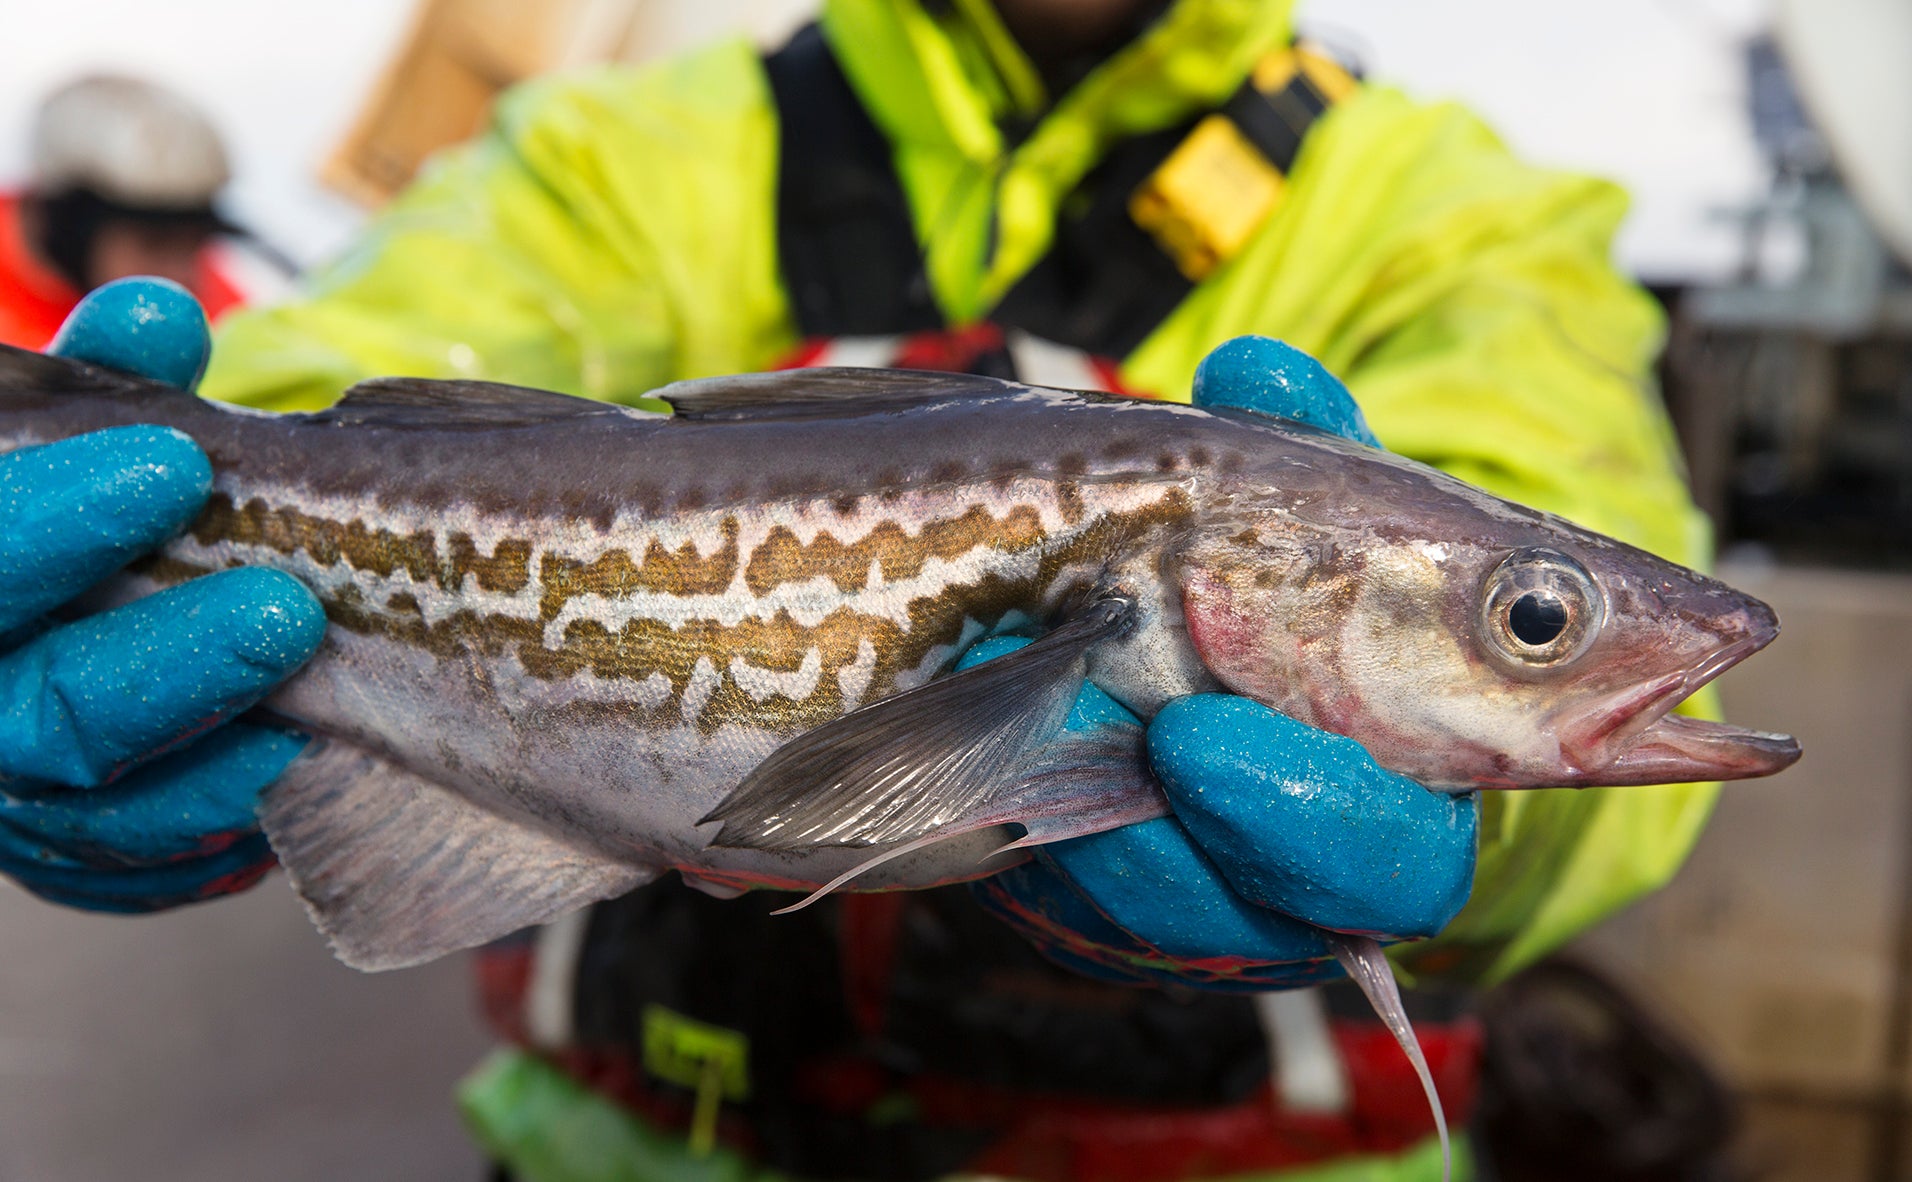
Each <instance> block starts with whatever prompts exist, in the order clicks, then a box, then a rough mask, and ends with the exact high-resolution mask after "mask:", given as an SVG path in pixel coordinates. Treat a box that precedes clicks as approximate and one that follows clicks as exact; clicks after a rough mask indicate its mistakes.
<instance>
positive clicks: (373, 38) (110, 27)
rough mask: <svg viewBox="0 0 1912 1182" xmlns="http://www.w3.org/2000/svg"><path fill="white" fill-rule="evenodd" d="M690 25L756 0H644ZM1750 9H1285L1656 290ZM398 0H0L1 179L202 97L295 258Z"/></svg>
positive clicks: (302, 251) (1685, 262) (1712, 263)
mask: <svg viewBox="0 0 1912 1182" xmlns="http://www.w3.org/2000/svg"><path fill="white" fill-rule="evenodd" d="M655 2H657V3H660V4H674V5H679V6H681V7H683V8H684V9H686V10H687V12H690V13H694V14H697V15H692V16H687V17H686V18H684V20H685V22H686V23H690V24H696V23H699V22H707V21H709V20H710V19H711V14H712V13H713V12H716V13H721V12H723V11H724V10H725V4H726V2H728V3H730V4H733V5H735V6H736V7H735V9H734V10H735V11H737V12H738V13H740V14H741V13H742V12H744V11H746V10H756V11H762V10H763V7H764V6H763V3H762V0H751V2H749V3H744V2H743V0H701V2H699V0H655ZM1766 9H1767V3H1766V0H1606V2H1604V3H1586V2H1579V3H1570V4H1563V3H1555V2H1553V0H1304V3H1303V4H1302V5H1301V17H1302V21H1303V24H1304V26H1312V27H1318V28H1320V29H1321V30H1322V31H1324V32H1330V33H1332V34H1333V39H1334V40H1336V41H1338V42H1341V43H1344V44H1348V45H1351V46H1357V47H1359V49H1360V51H1361V55H1362V56H1363V57H1364V58H1365V59H1366V61H1367V62H1368V63H1369V65H1370V68H1371V70H1372V72H1373V73H1374V74H1375V76H1377V77H1380V78H1383V79H1387V80H1390V81H1394V82H1398V83H1400V84H1402V85H1404V86H1406V87H1407V88H1408V89H1410V90H1411V91H1413V92H1415V93H1417V94H1419V95H1421V96H1424V97H1436V96H1453V97H1458V98H1462V99H1464V100H1466V101H1467V102H1469V103H1471V104H1473V105H1474V106H1475V107H1477V108H1478V109H1480V110H1481V111H1483V112H1484V113H1485V114H1486V115H1487V116H1488V118H1489V119H1490V120H1491V121H1492V122H1493V123H1494V124H1495V125H1496V126H1497V127H1498V128H1499V129H1500V130H1501V132H1502V133H1503V134H1504V135H1505V136H1506V137H1507V138H1508V139H1509V140H1510V141H1511V142H1512V143H1513V144H1514V145H1515V146H1516V147H1518V148H1519V149H1520V150H1522V151H1523V152H1525V153H1526V154H1527V155H1528V156H1530V157H1532V158H1534V159H1537V160H1541V161H1545V162H1548V163H1553V164H1559V165H1563V166H1568V167H1573V168H1578V169H1583V170H1587V171H1592V172H1597V173H1601V174H1603V175H1607V176H1611V177H1614V178H1616V179H1618V180H1621V181H1623V182H1625V183H1626V184H1627V185H1629V186H1630V187H1631V188H1632V189H1633V191H1634V193H1635V213H1634V216H1633V219H1632V220H1631V222H1630V224H1629V226H1628V228H1627V230H1626V233H1625V235H1624V238H1623V240H1622V243H1621V253H1622V256H1623V259H1624V261H1625V262H1627V263H1628V265H1630V266H1632V267H1634V268H1635V269H1636V270H1638V271H1640V272H1642V273H1643V274H1645V275H1647V276H1649V277H1651V278H1657V279H1668V278H1690V277H1694V276H1699V275H1707V274H1716V273H1719V272H1721V271H1722V270H1723V269H1724V268H1725V267H1727V266H1728V265H1730V263H1731V261H1732V259H1733V242H1732V238H1731V236H1730V234H1729V233H1728V232H1727V231H1726V229H1725V228H1724V227H1723V226H1722V225H1721V224H1719V223H1718V221H1717V220H1716V219H1713V218H1712V217H1710V216H1709V211H1711V210H1713V209H1715V208H1717V207H1720V206H1726V205H1733V204H1737V203H1741V202H1744V201H1745V200H1746V199H1748V198H1749V197H1750V196H1751V195H1753V194H1754V193H1756V192H1757V191H1758V190H1759V188H1760V186H1761V185H1762V184H1763V180H1762V172H1761V167H1760V163H1759V160H1758V157H1757V156H1756V155H1755V153H1754V151H1753V147H1752V144H1751V140H1750V135H1749V133H1748V132H1747V130H1746V127H1745V123H1744V118H1743V116H1742V114H1741V102H1740V89H1741V80H1740V73H1739V63H1738V57H1737V49H1736V46H1737V42H1738V39H1739V38H1740V37H1742V36H1744V35H1745V34H1746V33H1747V32H1749V31H1751V30H1753V29H1755V28H1757V27H1759V25H1760V24H1761V23H1762V21H1763V19H1764V14H1765V12H1766ZM409 11H410V5H409V4H408V3H404V2H403V0H327V3H325V4H321V5H286V4H271V3H259V2H258V0H168V2H156V0H65V2H64V3H60V4H50V3H45V2H44V0H0V30H3V31H4V32H3V33H0V182H4V181H7V180H12V179H16V178H18V177H19V176H20V175H21V174H22V172H23V170H24V167H25V157H26V144H25V138H26V123H27V119H28V116H29V113H30V111H31V109H32V106H33V104H34V102H35V101H36V100H37V99H38V98H39V97H40V96H41V95H43V94H44V93H45V92H46V91H47V90H49V89H51V88H52V87H53V86H55V85H57V84H58V83H59V82H61V81H63V80H64V79H66V78H67V77H69V76H71V75H72V74H74V73H76V72H78V71H82V70H87V69H96V68H100V67H113V68H122V69H129V70H135V71H138V72H141V73H144V74H146V75H148V76H150V77H153V78H155V79H158V80H161V81H164V82H167V83H169V84H171V85H173V86H176V87H178V88H179V89H181V90H183V91H185V92H186V93H188V94H190V95H192V96H193V97H194V98H196V99H197V100H199V101H200V102H201V103H203V104H204V105H205V106H206V107H207V108H208V109H209V110H210V111H211V112H212V113H213V114H214V115H215V117H216V118H217V119H218V120H219V121H220V123H221V126H222V128H223V130H224V131H225V132H226V134H227V137H228V140H229V142H230V144H231V146H232V149H233V154H234V157H235V163H236V166H237V169H238V173H239V178H238V182H237V185H236V187H235V189H234V191H233V195H232V198H233V199H232V205H233V207H234V209H235V211H236V212H237V213H239V214H240V215H241V216H242V217H244V218H246V219H247V220H249V221H251V222H252V223H253V224H255V225H257V226H258V227H260V228H261V229H262V230H264V231H265V232H266V233H267V234H268V235H269V236H271V237H272V238H274V239H275V240H277V241H279V242H280V243H281V244H282V245H283V246H285V247H286V249H288V250H290V251H291V252H292V253H293V254H294V255H295V256H297V257H299V258H301V259H305V260H311V259H314V258H317V257H321V256H323V255H324V254H326V253H327V252H329V251H331V250H332V249H334V248H335V247H336V246H337V245H338V244H339V243H340V242H342V241H344V239H345V238H346V237H347V236H348V235H349V234H350V232H351V227H352V225H353V223H354V219H355V216H356V215H355V214H354V212H353V210H352V207H350V206H349V205H347V204H346V203H345V202H343V201H341V200H339V199H337V198H333V197H330V196H329V195H327V194H325V193H324V192H323V191H321V190H319V189H318V187H317V185H316V184H315V183H314V182H313V181H312V179H311V178H312V174H313V169H314V166H315V164H316V162H317V161H318V159H319V158H320V157H321V156H322V155H323V154H324V153H325V151H326V150H327V149H328V148H329V147H330V146H331V144H332V143H333V142H334V141H335V140H336V139H337V137H338V136H339V135H340V133H341V132H342V131H343V129H344V127H345V124H346V122H347V121H348V120H349V119H350V117H351V115H352V113H353V111H354V110H355V108H356V105H357V103H358V102H359V100H360V98H361V96H362V95H363V94H364V92H365V90H366V88H367V87H368V86H369V85H370V82H371V80H372V78H373V76H374V75H375V73H376V72H377V70H378V68H379V66H380V65H381V64H382V63H383V61H384V60H385V57H386V55H387V54H388V53H389V52H390V50H391V48H392V45H393V43H394V42H395V40H396V39H397V37H398V36H399V35H400V33H401V31H402V28H403V26H404V24H405V21H406V19H407V17H408V15H409Z"/></svg>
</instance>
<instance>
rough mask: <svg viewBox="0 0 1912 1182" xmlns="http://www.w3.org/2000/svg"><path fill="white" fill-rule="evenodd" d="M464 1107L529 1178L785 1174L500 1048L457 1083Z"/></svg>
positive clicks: (708, 1178)
mask: <svg viewBox="0 0 1912 1182" xmlns="http://www.w3.org/2000/svg"><path fill="white" fill-rule="evenodd" d="M458 1107H459V1110H460V1112H462V1113H463V1115H464V1118H465V1125H466V1127H468V1128H469V1129H470V1130H471V1133H472V1136H473V1137H474V1138H476V1140H477V1141H478V1144H479V1146H480V1147H482V1148H483V1149H484V1151H485V1153H486V1154H487V1155H489V1156H490V1157H491V1159H492V1160H493V1161H497V1162H502V1163H504V1164H505V1165H508V1166H510V1167H511V1170H512V1173H514V1174H515V1175H517V1176H518V1177H520V1178H522V1179H523V1180H524V1182H781V1180H782V1179H783V1178H784V1177H785V1176H784V1175H782V1174H778V1173H775V1172H773V1171H770V1170H763V1169H759V1168H757V1167H756V1166H753V1165H751V1164H750V1162H748V1161H747V1160H745V1159H744V1158H743V1157H741V1156H739V1155H738V1154H736V1153H734V1152H732V1151H731V1150H729V1149H726V1148H724V1147H723V1146H718V1147H717V1148H715V1149H713V1150H711V1151H710V1153H708V1154H705V1155H703V1156H697V1155H695V1154H692V1153H691V1151H690V1149H689V1148H688V1147H687V1146H686V1145H685V1144H684V1141H683V1139H682V1138H681V1137H677V1136H673V1135H671V1134H669V1133H662V1132H659V1131H658V1130H656V1129H653V1128H650V1127H649V1126H647V1125H646V1124H644V1123H643V1122H642V1121H640V1120H639V1119H638V1118H637V1117H635V1116H634V1115H632V1114H631V1113H630V1112H629V1111H627V1110H625V1109H623V1108H620V1107H619V1106H618V1105H616V1104H614V1103H612V1102H611V1101H610V1100H607V1099H605V1098H604V1097H603V1096H600V1095H598V1094H597V1093H595V1092H593V1091H591V1090H590V1089H589V1088H586V1087H585V1086H584V1085H582V1084H580V1083H578V1082H577V1081H576V1080H574V1079H572V1078H571V1077H570V1076H568V1075H566V1074H565V1073H564V1072H562V1071H559V1070H558V1069H557V1068H555V1067H552V1066H551V1065H550V1064H548V1063H546V1062H544V1061H543V1060H542V1059H538V1058H534V1057H533V1056H531V1055H527V1054H524V1053H522V1052H519V1051H498V1052H495V1053H494V1054H492V1056H491V1057H490V1058H488V1059H486V1060H485V1061H484V1062H483V1063H481V1064H479V1065H478V1068H477V1069H476V1070H475V1071H473V1072H472V1073H471V1074H470V1075H469V1076H467V1077H466V1078H465V1079H464V1080H463V1081H462V1082H461V1083H460V1084H459V1085H458Z"/></svg>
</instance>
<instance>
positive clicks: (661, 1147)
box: [458, 1051, 1474, 1182]
mask: <svg viewBox="0 0 1912 1182" xmlns="http://www.w3.org/2000/svg"><path fill="white" fill-rule="evenodd" d="M458 1106H459V1109H460V1111H461V1112H462V1113H463V1114H464V1117H465V1124H466V1125H467V1127H469V1128H470V1129H471V1132H472V1135H473V1137H475V1138H476V1139H477V1141H478V1143H479V1145H481V1146H482V1147H483V1148H484V1150H485V1152H486V1153H487V1154H489V1155H490V1156H491V1158H492V1160H493V1161H497V1162H502V1163H504V1164H505V1165H508V1166H510V1167H511V1169H512V1171H513V1172H514V1173H515V1174H517V1175H518V1176H519V1177H521V1178H523V1179H524V1182H783V1180H784V1179H785V1177H786V1175H783V1174H778V1173H775V1172H773V1171H769V1170H762V1169H758V1168H756V1167H755V1166H752V1165H751V1164H750V1163H749V1162H747V1161H745V1160H744V1159H743V1158H741V1157H739V1156H738V1155H737V1154H735V1153H733V1152H731V1151H730V1150H728V1149H725V1148H723V1147H721V1146H720V1147H718V1148H717V1149H715V1150H713V1151H712V1152H711V1153H710V1154H708V1155H706V1156H702V1157H699V1156H696V1155H694V1154H692V1153H691V1152H690V1150H689V1149H688V1148H686V1146H685V1145H684V1142H683V1140H682V1138H679V1137H677V1136H675V1135H673V1134H670V1133H664V1132H660V1131H658V1130H657V1129H654V1128H652V1127H650V1126H649V1125H648V1124H646V1123H645V1122H644V1121H643V1120H642V1119H640V1118H639V1117H637V1116H636V1115H634V1114H633V1113H631V1112H630V1111H629V1110H628V1109H625V1108H621V1107H619V1106H618V1105H617V1104H615V1103H613V1102H612V1101H610V1100H607V1099H605V1098H604V1097H603V1096H600V1095H598V1094H596V1093H595V1092H592V1091H591V1090H590V1089H588V1088H586V1087H584V1086H583V1085H581V1084H579V1083H578V1082H577V1081H576V1080H574V1079H572V1078H571V1077H570V1076H568V1075H566V1074H565V1073H564V1072H562V1071H559V1070H558V1069H557V1068H555V1067H553V1066H551V1065H550V1064H548V1063H546V1062H545V1061H544V1060H542V1059H539V1058H537V1057H535V1056H532V1055H528V1054H525V1053H524V1052H522V1051H499V1052H497V1053H495V1054H493V1055H492V1056H491V1057H490V1058H488V1059H486V1060H485V1061H484V1062H483V1063H481V1064H479V1066H478V1068H477V1069H476V1070H475V1071H473V1072H472V1073H471V1074H470V1075H469V1076H467V1077H466V1078H465V1080H464V1081H463V1082H462V1083H461V1084H459V1087H458ZM1440 1176H1441V1150H1440V1143H1439V1142H1438V1141H1435V1140H1433V1139H1431V1138H1430V1139H1429V1140H1427V1141H1424V1142H1422V1143H1421V1144H1420V1145H1417V1146H1415V1147H1414V1148H1412V1149H1409V1150H1407V1151H1405V1152H1403V1153H1401V1154H1399V1155H1390V1156H1376V1157H1356V1158H1346V1159H1343V1160H1341V1161H1336V1162H1331V1163H1328V1164H1326V1165H1320V1166H1313V1167H1309V1168H1307V1169H1301V1170H1283V1171H1276V1172H1272V1173H1270V1172H1258V1173H1253V1174H1233V1175H1229V1176H1228V1178H1227V1179H1225V1180H1222V1179H1217V1180H1216V1182H1435V1180H1436V1179H1439V1178H1440ZM1473 1177H1474V1169H1473V1159H1472V1155H1471V1154H1470V1153H1469V1152H1468V1146H1467V1143H1466V1141H1465V1140H1461V1141H1457V1142H1456V1143H1455V1145H1454V1182H1468V1180H1469V1179H1471V1178H1473ZM946 1182H984V1180H983V1179H980V1178H971V1177H970V1176H968V1175H964V1176H961V1177H952V1178H949V1179H947V1180H946ZM1004 1182H1007V1180H1004Z"/></svg>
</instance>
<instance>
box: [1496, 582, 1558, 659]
mask: <svg viewBox="0 0 1912 1182" xmlns="http://www.w3.org/2000/svg"><path fill="white" fill-rule="evenodd" d="M1507 626H1508V627H1509V628H1511V629H1513V633H1514V636H1515V637H1516V638H1518V639H1519V641H1520V642H1521V643H1522V644H1531V645H1533V646H1534V647H1535V648H1538V647H1540V646H1541V645H1543V644H1549V643H1551V642H1552V641H1553V640H1554V638H1555V637H1557V636H1559V635H1560V634H1561V633H1562V632H1565V631H1566V630H1567V605H1566V604H1564V603H1562V602H1560V599H1559V597H1558V596H1555V595H1552V594H1550V593H1548V592H1546V591H1529V592H1527V594H1525V595H1523V596H1521V597H1520V598H1519V599H1516V600H1514V606H1513V607H1512V608H1511V609H1510V610H1509V611H1508V613H1507Z"/></svg>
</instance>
